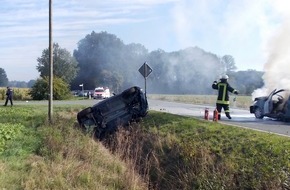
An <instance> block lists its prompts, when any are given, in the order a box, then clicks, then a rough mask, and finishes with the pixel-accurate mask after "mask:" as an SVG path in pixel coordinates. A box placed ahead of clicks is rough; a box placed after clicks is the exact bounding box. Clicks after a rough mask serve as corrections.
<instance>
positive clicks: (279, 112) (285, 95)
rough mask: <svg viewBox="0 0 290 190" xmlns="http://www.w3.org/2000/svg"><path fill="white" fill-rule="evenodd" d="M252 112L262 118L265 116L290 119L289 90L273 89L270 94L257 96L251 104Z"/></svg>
mask: <svg viewBox="0 0 290 190" xmlns="http://www.w3.org/2000/svg"><path fill="white" fill-rule="evenodd" d="M250 113H253V114H255V117H256V118H258V119H262V118H264V117H269V118H274V119H279V120H283V121H289V120H290V98H289V90H285V89H280V90H276V89H275V90H273V91H272V92H271V93H270V94H269V95H268V96H262V97H257V98H255V100H254V103H253V105H251V106H250Z"/></svg>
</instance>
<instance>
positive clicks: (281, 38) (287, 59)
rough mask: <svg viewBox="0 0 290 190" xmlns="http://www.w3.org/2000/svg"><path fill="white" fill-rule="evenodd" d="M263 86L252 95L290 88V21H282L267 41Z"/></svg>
mask: <svg viewBox="0 0 290 190" xmlns="http://www.w3.org/2000/svg"><path fill="white" fill-rule="evenodd" d="M288 18H289V17H288ZM264 72H265V74H264V76H263V80H264V87H263V88H261V89H257V90H255V91H254V92H253V94H252V97H253V98H255V97H259V96H265V95H268V94H269V93H270V92H271V91H272V90H274V89H290V22H289V21H287V22H284V23H283V25H282V26H281V27H280V28H279V30H278V32H277V35H275V36H274V37H273V38H272V39H271V41H270V42H269V47H268V60H267V62H266V64H265V65H264Z"/></svg>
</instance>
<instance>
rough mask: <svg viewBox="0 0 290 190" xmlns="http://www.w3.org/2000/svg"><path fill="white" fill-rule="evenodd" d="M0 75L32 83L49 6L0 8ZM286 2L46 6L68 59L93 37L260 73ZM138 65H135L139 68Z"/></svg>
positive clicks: (57, 0)
mask: <svg viewBox="0 0 290 190" xmlns="http://www.w3.org/2000/svg"><path fill="white" fill-rule="evenodd" d="M0 3H1V6H0V68H3V69H4V70H5V71H6V74H7V77H8V79H9V80H10V81H12V80H18V81H29V80H31V79H37V78H38V76H39V73H38V72H37V70H36V65H37V61H36V60H37V58H38V57H40V56H41V54H42V51H43V50H44V49H46V48H48V5H49V4H48V0H0ZM289 13H290V1H288V0H254V1H253V0H103V1H99V0H82V1H81V0H53V41H54V42H57V43H58V44H59V45H60V47H61V48H66V49H67V50H68V51H70V52H71V54H72V53H73V50H74V49H76V48H77V43H78V41H79V40H81V39H83V38H84V37H85V36H86V35H87V34H90V33H91V32H92V31H95V32H97V33H98V32H101V31H106V32H108V33H111V34H115V35H116V36H117V37H118V38H120V39H121V40H123V42H124V43H125V44H129V43H141V44H143V45H144V46H145V47H146V48H147V49H148V50H149V51H153V50H156V49H159V48H160V49H163V50H164V51H166V52H171V51H178V50H180V49H184V48H187V47H194V46H198V47H200V48H202V49H204V50H205V51H208V52H212V53H214V54H217V55H219V56H223V55H232V56H233V57H234V58H235V61H236V66H237V67H238V70H248V69H255V70H259V71H262V70H263V67H264V65H265V63H266V61H267V54H268V52H267V50H268V49H269V48H268V43H269V41H270V40H271V38H272V37H273V36H275V33H277V31H278V30H280V28H281V25H282V23H283V22H284V19H285V18H288V19H289V17H288V16H289ZM141 64H142V63H140V65H141Z"/></svg>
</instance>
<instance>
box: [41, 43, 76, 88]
mask: <svg viewBox="0 0 290 190" xmlns="http://www.w3.org/2000/svg"><path fill="white" fill-rule="evenodd" d="M37 62H38V64H37V67H36V68H37V70H38V72H40V76H41V77H42V78H44V77H47V76H49V67H50V65H49V50H48V49H45V50H43V51H42V56H41V57H39V58H37ZM77 73H78V67H77V61H76V59H75V58H74V57H72V56H71V54H70V53H69V52H68V51H67V50H66V49H62V48H60V46H59V45H58V44H57V43H54V44H53V75H54V76H56V77H59V78H61V79H62V80H63V81H64V82H66V83H68V84H70V83H71V82H72V80H73V79H74V78H75V77H76V76H77Z"/></svg>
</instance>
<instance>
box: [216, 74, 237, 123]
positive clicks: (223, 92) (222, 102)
mask: <svg viewBox="0 0 290 190" xmlns="http://www.w3.org/2000/svg"><path fill="white" fill-rule="evenodd" d="M228 78H229V77H228V75H223V76H222V77H221V79H220V81H219V82H217V81H214V82H213V84H212V88H213V89H215V90H218V97H217V101H216V109H217V111H218V120H220V119H221V111H222V109H224V111H225V114H226V116H227V118H229V119H232V117H231V115H230V101H229V93H228V92H231V93H234V94H236V95H237V94H239V93H238V91H237V90H235V89H234V88H233V87H231V85H230V84H229V83H228Z"/></svg>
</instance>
